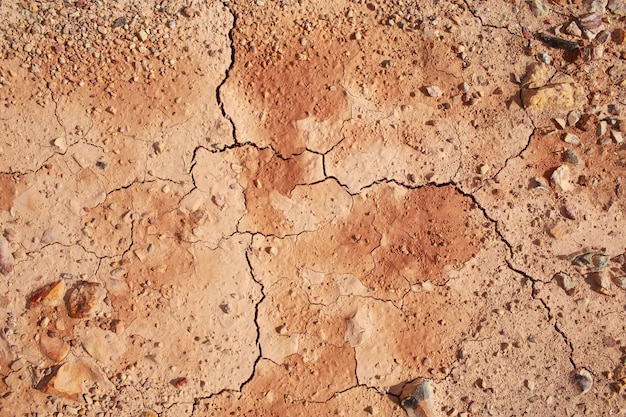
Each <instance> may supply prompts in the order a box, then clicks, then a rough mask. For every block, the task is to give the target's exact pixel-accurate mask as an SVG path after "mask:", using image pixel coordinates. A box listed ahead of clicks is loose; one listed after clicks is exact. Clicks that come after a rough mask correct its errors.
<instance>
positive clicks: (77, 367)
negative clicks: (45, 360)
mask: <svg viewBox="0 0 626 417" xmlns="http://www.w3.org/2000/svg"><path fill="white" fill-rule="evenodd" d="M85 382H86V383H93V382H94V373H93V371H92V369H91V368H90V367H89V366H88V365H87V364H86V363H85V362H83V361H81V360H72V361H69V362H66V363H64V364H63V365H61V366H60V367H59V368H58V369H57V371H56V372H55V373H54V374H53V375H52V377H51V378H50V379H49V380H48V381H47V382H46V384H45V385H44V386H43V388H42V391H43V392H44V393H46V394H52V395H58V396H61V397H65V398H68V399H71V400H78V399H79V398H80V396H81V394H82V393H83V384H84V383H85Z"/></svg>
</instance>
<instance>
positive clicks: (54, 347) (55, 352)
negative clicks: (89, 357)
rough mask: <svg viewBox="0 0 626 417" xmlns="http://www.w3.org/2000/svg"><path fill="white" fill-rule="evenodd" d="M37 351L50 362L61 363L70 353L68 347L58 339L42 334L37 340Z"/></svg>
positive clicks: (67, 344)
mask: <svg viewBox="0 0 626 417" xmlns="http://www.w3.org/2000/svg"><path fill="white" fill-rule="evenodd" d="M39 349H40V350H41V353H43V354H44V355H46V356H47V357H48V358H50V359H51V360H52V361H54V362H61V361H62V360H63V359H65V357H66V356H67V354H68V353H69V352H70V345H69V343H67V342H65V341H64V340H63V339H61V338H59V337H50V336H48V335H47V334H42V335H41V338H40V339H39Z"/></svg>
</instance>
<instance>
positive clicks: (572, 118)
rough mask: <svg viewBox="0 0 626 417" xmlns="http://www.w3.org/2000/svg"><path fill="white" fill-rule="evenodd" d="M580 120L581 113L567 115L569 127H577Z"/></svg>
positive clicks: (575, 112) (574, 111) (574, 112)
mask: <svg viewBox="0 0 626 417" xmlns="http://www.w3.org/2000/svg"><path fill="white" fill-rule="evenodd" d="M579 120H580V113H578V112H577V111H576V110H573V111H571V112H569V114H568V115H567V125H568V126H576V123H578V121H579Z"/></svg>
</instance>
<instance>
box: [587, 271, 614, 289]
mask: <svg viewBox="0 0 626 417" xmlns="http://www.w3.org/2000/svg"><path fill="white" fill-rule="evenodd" d="M590 277H591V279H592V280H593V282H594V283H595V284H596V290H597V291H598V292H599V293H600V294H604V295H608V294H609V292H610V290H611V277H610V276H609V273H608V272H607V271H598V272H592V273H591V274H590Z"/></svg>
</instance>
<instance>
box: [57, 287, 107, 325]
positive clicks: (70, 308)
mask: <svg viewBox="0 0 626 417" xmlns="http://www.w3.org/2000/svg"><path fill="white" fill-rule="evenodd" d="M101 287H102V286H101V285H100V284H99V283H97V282H89V281H78V282H77V283H76V284H75V285H74V287H72V288H71V289H70V290H69V291H68V294H67V303H66V304H67V305H66V306H67V312H68V314H69V316H70V317H72V318H85V317H87V316H89V315H90V314H91V312H92V310H93V308H94V306H95V305H96V303H97V301H98V296H99V293H100V290H101Z"/></svg>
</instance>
